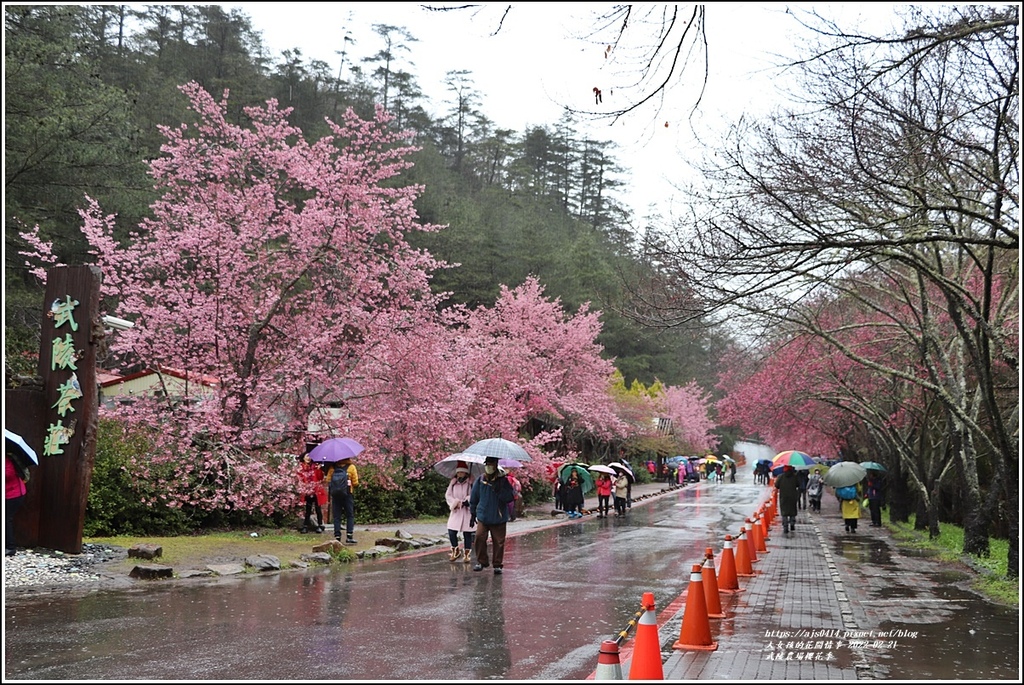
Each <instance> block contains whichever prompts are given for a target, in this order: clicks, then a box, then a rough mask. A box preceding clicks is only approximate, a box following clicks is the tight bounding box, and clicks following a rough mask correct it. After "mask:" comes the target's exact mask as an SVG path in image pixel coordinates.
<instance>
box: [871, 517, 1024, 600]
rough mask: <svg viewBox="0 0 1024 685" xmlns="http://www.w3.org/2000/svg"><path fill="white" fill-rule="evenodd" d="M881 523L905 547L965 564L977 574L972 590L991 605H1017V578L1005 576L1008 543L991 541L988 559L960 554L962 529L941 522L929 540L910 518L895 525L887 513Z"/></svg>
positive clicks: (993, 539) (962, 540)
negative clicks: (983, 596) (908, 546)
mask: <svg viewBox="0 0 1024 685" xmlns="http://www.w3.org/2000/svg"><path fill="white" fill-rule="evenodd" d="M884 522H885V525H886V526H887V527H888V528H889V530H890V531H892V534H893V537H894V538H896V539H897V540H899V541H900V542H902V543H904V544H908V545H910V546H912V547H917V548H920V549H929V550H933V551H936V552H938V555H939V558H940V559H944V560H946V561H965V562H966V563H967V564H968V565H969V566H971V568H973V569H975V570H976V571H978V577H977V578H976V579H975V580H974V581H973V582H972V587H973V588H974V589H975V590H977V591H978V592H980V593H982V594H983V595H985V596H986V597H988V598H989V599H991V600H992V601H993V602H998V603H1000V604H1006V605H1009V606H1014V607H1019V606H1020V579H1019V578H1007V577H1006V553H1007V550H1008V549H1009V545H1010V543H1009V542H1008V541H1007V540H999V539H996V538H992V539H990V540H989V550H990V551H989V556H988V557H978V556H975V555H973V554H967V555H965V554H964V553H963V551H962V550H963V547H964V529H963V528H961V527H960V526H954V525H952V524H950V523H943V524H942V525H941V526H940V527H939V537H937V538H935V539H934V540H932V539H930V538H929V537H928V531H926V530H924V531H920V530H914V523H915V522H914V518H913V517H911V519H910V522H909V523H894V522H893V521H892V520H890V519H889V512H888V510H886V512H885V518H884Z"/></svg>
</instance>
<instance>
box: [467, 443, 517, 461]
mask: <svg viewBox="0 0 1024 685" xmlns="http://www.w3.org/2000/svg"><path fill="white" fill-rule="evenodd" d="M462 453H463V454H477V455H479V456H481V457H497V458H498V459H515V460H516V461H520V462H524V463H525V462H528V461H533V460H532V458H531V457H530V455H529V453H527V451H526V450H525V449H523V447H522V446H521V445H518V444H516V443H514V442H512V441H511V440H506V439H505V438H486V439H484V440H478V441H477V442H474V443H473V444H472V445H470V446H469V447H467V448H466V449H464V450H463V451H462Z"/></svg>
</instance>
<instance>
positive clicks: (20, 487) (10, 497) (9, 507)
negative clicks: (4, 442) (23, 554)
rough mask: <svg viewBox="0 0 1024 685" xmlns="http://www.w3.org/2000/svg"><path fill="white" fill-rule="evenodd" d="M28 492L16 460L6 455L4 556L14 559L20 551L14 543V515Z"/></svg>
mask: <svg viewBox="0 0 1024 685" xmlns="http://www.w3.org/2000/svg"><path fill="white" fill-rule="evenodd" d="M26 492H28V488H27V487H25V480H24V479H23V478H22V477H21V473H20V472H19V469H18V467H17V466H16V465H15V463H14V460H13V459H12V458H11V456H10V455H9V454H6V453H5V454H4V494H5V496H6V506H5V507H4V513H5V514H6V517H5V518H6V521H5V523H6V526H7V528H6V537H5V539H4V543H5V544H4V547H5V549H4V554H5V555H6V556H9V557H13V556H14V554H15V552H17V549H18V548H17V545H15V543H14V515H15V514H16V513H18V509H19V508H21V503H22V502H24V501H25V493H26Z"/></svg>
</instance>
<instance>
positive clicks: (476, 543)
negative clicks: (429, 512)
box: [469, 457, 515, 575]
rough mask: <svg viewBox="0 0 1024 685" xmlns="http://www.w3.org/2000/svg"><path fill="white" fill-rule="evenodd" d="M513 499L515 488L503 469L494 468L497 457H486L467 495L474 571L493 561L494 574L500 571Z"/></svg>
mask: <svg viewBox="0 0 1024 685" xmlns="http://www.w3.org/2000/svg"><path fill="white" fill-rule="evenodd" d="M513 499H515V491H514V490H513V489H512V484H511V483H509V482H508V478H507V477H506V475H505V471H504V470H502V469H500V468H498V460H497V459H496V458H494V457H487V458H486V459H485V460H484V472H483V474H482V475H480V476H477V479H476V480H475V481H473V490H472V492H471V493H470V495H469V512H470V514H471V516H472V518H474V519H476V535H475V536H474V540H473V549H474V551H475V552H476V565H475V566H473V570H474V571H483V570H484V569H485V568H487V567H488V566H490V565H491V562H493V563H494V573H495V575H498V574H500V573H501V572H502V570H503V564H504V561H505V535H506V532H507V527H508V504H509V502H511V501H512V500H513ZM488 535H489V536H490V538H491V545H492V546H493V550H492V552H493V553H492V554H491V555H488V553H487V537H488Z"/></svg>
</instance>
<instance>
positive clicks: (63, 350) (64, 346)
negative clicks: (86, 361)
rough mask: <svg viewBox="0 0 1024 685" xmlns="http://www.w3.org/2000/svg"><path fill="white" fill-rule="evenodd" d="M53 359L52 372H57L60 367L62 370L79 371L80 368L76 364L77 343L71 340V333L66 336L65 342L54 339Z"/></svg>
mask: <svg viewBox="0 0 1024 685" xmlns="http://www.w3.org/2000/svg"><path fill="white" fill-rule="evenodd" d="M51 357H52V358H51V359H50V371H53V370H55V369H56V368H57V367H58V366H59V367H60V368H62V369H71V370H73V371H77V370H78V366H77V365H76V364H75V362H77V361H78V351H77V350H75V341H74V340H72V339H71V334H70V333H68V334H66V335H65V336H64V339H63V340H61V339H60V338H54V339H53V354H52V355H51Z"/></svg>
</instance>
